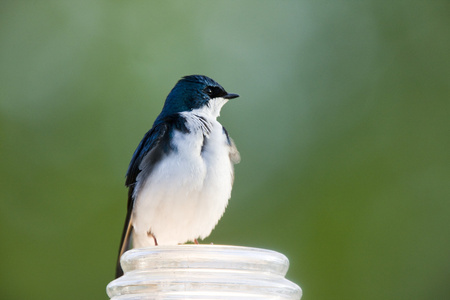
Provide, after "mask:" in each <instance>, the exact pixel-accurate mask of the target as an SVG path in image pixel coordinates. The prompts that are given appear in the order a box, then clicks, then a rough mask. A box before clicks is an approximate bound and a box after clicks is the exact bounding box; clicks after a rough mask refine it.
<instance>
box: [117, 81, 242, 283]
mask: <svg viewBox="0 0 450 300" xmlns="http://www.w3.org/2000/svg"><path fill="white" fill-rule="evenodd" d="M237 97H239V95H237V94H229V93H227V92H226V91H225V89H224V88H223V87H222V86H221V85H220V84H218V83H217V82H215V81H214V80H212V79H211V78H208V77H206V76H202V75H190V76H185V77H183V78H182V79H181V80H180V81H178V83H177V84H176V85H175V87H174V88H173V89H172V91H171V92H170V93H169V95H168V96H167V99H166V102H165V103H164V107H163V109H162V111H161V113H160V114H159V116H158V117H157V118H156V120H155V122H154V123H153V127H152V129H150V131H148V132H147V133H146V134H145V136H144V138H143V139H142V141H141V142H140V143H139V146H138V147H137V149H136V150H135V152H134V154H133V157H132V158H131V162H130V165H129V167H128V171H127V175H126V183H125V184H126V186H127V187H128V206H127V215H126V219H125V225H124V228H123V233H122V240H121V242H120V249H119V257H118V259H117V267H116V278H117V277H119V276H122V275H123V271H122V269H121V267H120V257H121V255H122V254H123V253H124V252H125V251H127V250H129V249H131V248H142V247H148V246H154V245H177V244H183V243H186V242H188V241H193V242H195V243H197V239H198V238H200V239H204V238H206V237H207V236H209V234H210V233H211V231H212V230H213V229H214V227H215V226H216V224H217V222H218V221H219V219H220V218H221V217H222V215H223V213H224V211H225V208H226V206H227V204H228V200H229V199H230V196H231V188H232V185H233V179H234V168H233V165H234V164H236V163H238V162H239V160H240V156H239V152H238V151H237V149H236V146H235V145H234V142H233V140H232V139H231V138H230V137H229V136H228V133H227V131H226V130H225V128H224V127H223V126H222V125H221V124H220V123H219V122H217V120H216V119H217V117H218V116H219V115H220V110H221V108H222V106H223V105H224V104H225V103H227V102H228V100H230V99H233V98H237Z"/></svg>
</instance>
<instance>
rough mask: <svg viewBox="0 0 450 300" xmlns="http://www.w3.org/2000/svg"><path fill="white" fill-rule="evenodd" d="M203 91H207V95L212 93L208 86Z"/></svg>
mask: <svg viewBox="0 0 450 300" xmlns="http://www.w3.org/2000/svg"><path fill="white" fill-rule="evenodd" d="M205 93H207V94H208V95H210V96H211V95H212V89H211V88H210V87H209V86H208V87H206V88H205Z"/></svg>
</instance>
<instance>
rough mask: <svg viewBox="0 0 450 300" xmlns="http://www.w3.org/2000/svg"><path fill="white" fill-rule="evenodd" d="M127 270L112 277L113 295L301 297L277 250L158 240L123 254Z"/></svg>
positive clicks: (128, 297) (116, 298) (115, 297)
mask: <svg viewBox="0 0 450 300" xmlns="http://www.w3.org/2000/svg"><path fill="white" fill-rule="evenodd" d="M121 265H122V268H123V270H124V272H125V274H124V275H123V276H122V277H120V278H118V279H116V280H114V281H112V282H110V283H109V284H108V287H107V289H106V290H107V293H108V296H109V297H110V298H111V299H112V300H125V299H126V300H131V299H133V300H138V299H300V298H301V297H302V290H301V288H300V287H299V286H298V285H296V284H295V283H292V282H290V281H289V280H287V279H286V278H284V276H285V275H286V272H287V270H288V268H289V260H288V259H287V258H286V256H284V255H283V254H281V253H278V252H275V251H271V250H265V249H257V248H248V247H237V246H221V245H178V246H156V247H150V248H143V249H133V250H130V251H127V252H126V253H124V254H123V255H122V258H121Z"/></svg>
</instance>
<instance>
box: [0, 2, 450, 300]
mask: <svg viewBox="0 0 450 300" xmlns="http://www.w3.org/2000/svg"><path fill="white" fill-rule="evenodd" d="M449 55H450V2H449V1H447V0H442V1H439V0H433V1H421V0H418V1H414V0H413V1H411V0H410V1H401V0H400V1H379V0H371V1H370V0H369V1H313V0H310V1H261V0H258V1H256V0H255V1H228V2H219V1H164V2H163V1H159V2H151V1H106V0H104V1H100V0H94V1H42V2H40V3H39V2H36V1H1V3H0V172H1V173H0V184H1V187H0V199H1V210H0V234H1V247H0V251H1V252H0V255H1V268H0V272H1V273H0V275H1V279H0V298H1V299H11V300H12V299H107V296H106V293H105V287H106V285H107V283H108V282H109V281H111V280H112V279H113V273H114V267H115V266H114V264H115V259H116V253H117V248H118V243H119V239H120V234H121V229H122V223H123V220H124V216H125V207H126V189H125V187H124V180H125V177H124V176H125V172H126V169H127V166H128V163H129V160H130V158H131V155H132V153H133V151H134V149H135V147H136V146H137V144H138V143H139V141H140V139H141V138H142V137H143V135H144V134H145V132H146V131H147V130H148V129H149V128H150V127H151V125H152V122H153V120H154V119H155V117H156V116H157V115H158V114H159V112H160V110H161V108H162V105H163V101H164V99H165V97H166V95H167V94H168V92H169V91H170V89H171V88H172V87H173V85H174V84H175V83H176V81H177V80H178V79H179V78H180V77H182V76H184V75H188V74H205V75H208V76H210V77H212V78H214V79H216V80H217V81H218V82H219V83H221V84H222V85H223V86H224V87H225V88H226V89H227V90H228V91H229V92H234V93H239V94H240V95H241V97H240V98H238V99H236V100H233V101H232V102H231V103H229V104H227V106H225V108H224V109H223V110H222V116H221V117H220V121H221V122H222V124H224V125H225V127H226V128H227V129H228V131H229V133H230V135H231V136H232V137H233V138H234V140H235V142H236V144H237V145H238V148H239V150H240V152H241V155H242V162H241V163H240V164H239V165H237V166H236V180H235V186H234V190H233V196H232V199H231V201H230V204H229V206H228V209H227V211H226V213H225V215H224V217H223V218H222V220H221V221H220V222H219V225H218V226H217V227H216V229H215V230H214V231H213V233H212V235H211V236H210V237H209V238H208V239H207V240H206V241H204V242H207V243H210V242H214V243H216V244H231V245H243V246H254V247H261V248H266V249H272V250H276V251H279V252H282V253H284V254H285V255H287V256H288V257H289V259H290V261H291V267H290V270H289V272H288V275H287V277H288V278H289V279H290V280H292V281H294V282H296V283H297V284H299V285H300V286H301V287H302V288H303V291H304V296H303V299H315V300H319V299H366V300H370V299H449V298H450V255H449V254H450V221H449V220H450V217H449V216H450V201H449V200H450V170H449V167H450V155H449V149H450V130H449V129H450V56H449Z"/></svg>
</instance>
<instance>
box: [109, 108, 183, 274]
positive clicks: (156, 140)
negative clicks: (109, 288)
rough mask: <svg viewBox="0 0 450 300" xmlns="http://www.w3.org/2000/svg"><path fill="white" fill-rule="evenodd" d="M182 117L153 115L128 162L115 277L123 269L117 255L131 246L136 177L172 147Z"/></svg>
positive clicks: (147, 172) (147, 173)
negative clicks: (125, 195) (158, 116)
mask: <svg viewBox="0 0 450 300" xmlns="http://www.w3.org/2000/svg"><path fill="white" fill-rule="evenodd" d="M185 123H186V120H185V119H184V118H183V117H182V116H181V115H180V114H173V115H169V116H166V117H164V118H162V119H160V120H159V119H157V121H156V122H155V124H154V125H153V128H152V129H150V131H148V132H147V133H146V134H145V136H144V138H143V139H142V141H141V142H140V143H139V146H138V147H137V148H136V151H134V154H133V157H132V158H131V162H130V165H129V166H128V171H127V176H126V177H127V178H126V181H125V185H126V186H127V187H128V206H127V216H126V219H125V224H124V228H123V232H122V239H121V242H120V248H119V257H118V258H117V267H116V278H117V277H119V276H122V274H123V271H122V268H121V267H120V261H119V260H120V257H121V256H122V254H123V253H124V252H125V251H127V250H128V249H131V238H130V237H131V233H132V231H133V229H132V222H131V221H132V220H131V216H132V213H133V205H134V200H135V199H134V198H135V195H136V194H137V193H136V192H137V191H136V192H135V189H136V188H137V187H138V186H139V185H138V184H137V182H138V181H139V180H141V179H142V180H145V179H146V178H148V176H150V173H151V172H152V170H153V168H154V166H155V165H156V164H157V163H158V162H159V161H160V160H161V159H162V157H163V156H164V155H165V154H168V153H169V152H171V151H172V150H174V149H173V146H172V145H171V142H170V139H171V136H172V135H173V131H174V130H177V131H180V132H183V133H187V132H189V130H188V129H187V127H186V124H185Z"/></svg>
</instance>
